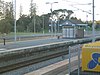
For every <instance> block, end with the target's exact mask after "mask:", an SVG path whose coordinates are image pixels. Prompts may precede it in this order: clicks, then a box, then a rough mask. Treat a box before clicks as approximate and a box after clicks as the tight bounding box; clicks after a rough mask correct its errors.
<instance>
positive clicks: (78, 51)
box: [68, 44, 82, 75]
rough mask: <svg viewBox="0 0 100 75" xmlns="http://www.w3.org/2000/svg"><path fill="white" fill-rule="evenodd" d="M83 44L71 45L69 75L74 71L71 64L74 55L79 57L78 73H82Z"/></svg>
mask: <svg viewBox="0 0 100 75" xmlns="http://www.w3.org/2000/svg"><path fill="white" fill-rule="evenodd" d="M81 48H82V45H80V44H79V45H75V46H69V56H68V59H69V73H68V74H69V75H70V73H71V72H72V70H71V69H72V66H71V61H72V60H73V59H72V58H73V57H75V56H76V57H77V61H78V64H77V65H78V73H77V74H78V75H80V63H81V52H82V49H81Z"/></svg>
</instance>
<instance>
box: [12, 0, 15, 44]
mask: <svg viewBox="0 0 100 75" xmlns="http://www.w3.org/2000/svg"><path fill="white" fill-rule="evenodd" d="M12 3H13V13H14V14H13V15H14V41H15V42H16V0H12Z"/></svg>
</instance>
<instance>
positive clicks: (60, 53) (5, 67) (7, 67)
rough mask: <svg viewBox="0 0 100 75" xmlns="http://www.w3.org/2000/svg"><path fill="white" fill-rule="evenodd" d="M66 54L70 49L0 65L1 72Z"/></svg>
mask: <svg viewBox="0 0 100 75" xmlns="http://www.w3.org/2000/svg"><path fill="white" fill-rule="evenodd" d="M66 54H68V51H66V50H64V51H58V52H56V53H52V54H47V55H46V56H42V57H39V58H36V59H32V60H28V61H24V62H20V63H16V64H11V65H8V66H3V67H0V74H2V73H5V72H9V71H12V70H16V69H19V68H22V67H26V66H29V65H33V64H36V63H40V62H43V61H46V60H49V59H53V58H56V57H60V56H63V55H66Z"/></svg>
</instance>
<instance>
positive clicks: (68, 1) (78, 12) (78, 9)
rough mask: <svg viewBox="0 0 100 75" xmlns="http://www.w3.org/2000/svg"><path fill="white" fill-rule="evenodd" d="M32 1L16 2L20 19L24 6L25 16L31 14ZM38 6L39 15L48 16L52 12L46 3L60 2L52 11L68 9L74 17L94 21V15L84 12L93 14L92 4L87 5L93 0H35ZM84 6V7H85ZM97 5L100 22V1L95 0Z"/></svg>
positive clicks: (54, 5) (96, 11) (22, 0)
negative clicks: (20, 11)
mask: <svg viewBox="0 0 100 75" xmlns="http://www.w3.org/2000/svg"><path fill="white" fill-rule="evenodd" d="M4 1H12V0H4ZM13 1H14V0H13ZM30 2H31V0H16V13H17V14H16V15H17V18H18V17H19V8H20V5H21V6H22V10H23V14H29V8H30ZM33 2H34V3H36V5H37V14H38V15H41V14H46V13H49V12H50V8H51V6H50V4H46V2H50V3H52V2H58V3H53V6H52V9H53V10H57V9H68V10H73V11H74V14H72V16H74V17H77V18H78V19H82V20H83V21H87V20H92V14H88V13H86V12H84V11H87V12H91V13H92V4H90V5H87V4H88V3H92V0H33ZM83 4H84V5H83ZM94 4H95V20H100V5H99V4H100V1H99V0H94ZM87 15H88V17H87Z"/></svg>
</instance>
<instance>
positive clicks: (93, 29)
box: [92, 0, 95, 42]
mask: <svg viewBox="0 0 100 75" xmlns="http://www.w3.org/2000/svg"><path fill="white" fill-rule="evenodd" d="M92 4H93V6H92V8H93V9H92V10H93V15H92V17H93V23H92V37H93V38H92V42H95V24H94V0H93V3H92Z"/></svg>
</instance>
